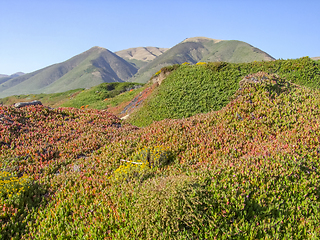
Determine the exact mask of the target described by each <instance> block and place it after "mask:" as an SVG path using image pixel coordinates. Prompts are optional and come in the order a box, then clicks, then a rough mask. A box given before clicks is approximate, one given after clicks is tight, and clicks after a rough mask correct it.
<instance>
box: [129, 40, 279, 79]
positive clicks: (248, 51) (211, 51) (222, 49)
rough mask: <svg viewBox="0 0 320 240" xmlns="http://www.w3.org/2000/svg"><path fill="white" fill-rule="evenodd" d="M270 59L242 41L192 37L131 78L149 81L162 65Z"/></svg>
mask: <svg viewBox="0 0 320 240" xmlns="http://www.w3.org/2000/svg"><path fill="white" fill-rule="evenodd" d="M262 60H265V61H270V60H273V58H272V57H271V56H270V55H268V54H267V53H265V52H263V51H261V50H260V49H257V48H254V47H252V46H251V45H249V44H247V43H245V42H241V41H234V40H232V41H221V40H214V39H210V38H200V39H198V38H192V39H190V41H188V39H187V40H185V41H183V42H181V43H179V44H177V45H176V46H174V47H172V48H170V49H169V50H167V51H166V52H164V53H163V54H162V55H160V56H158V57H157V58H156V59H155V60H153V61H152V62H150V63H148V64H147V65H146V66H144V67H142V68H141V69H139V71H138V73H137V74H136V75H135V76H134V77H133V78H132V79H130V81H133V82H147V81H148V80H149V79H150V77H151V76H152V75H153V74H154V73H156V72H157V71H159V70H160V69H161V68H162V67H165V66H167V65H172V64H182V63H184V62H188V63H192V64H195V63H197V62H201V61H205V62H209V61H211V62H213V61H225V62H233V63H240V62H252V61H262Z"/></svg>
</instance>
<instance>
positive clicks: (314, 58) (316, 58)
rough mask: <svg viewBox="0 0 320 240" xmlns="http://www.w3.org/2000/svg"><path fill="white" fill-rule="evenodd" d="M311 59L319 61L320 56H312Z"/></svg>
mask: <svg viewBox="0 0 320 240" xmlns="http://www.w3.org/2000/svg"><path fill="white" fill-rule="evenodd" d="M311 59H312V60H316V61H317V60H320V57H312V58H311Z"/></svg>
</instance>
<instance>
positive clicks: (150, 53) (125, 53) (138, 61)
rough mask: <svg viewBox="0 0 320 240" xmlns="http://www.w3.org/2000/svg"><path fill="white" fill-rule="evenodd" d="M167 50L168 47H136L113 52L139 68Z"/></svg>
mask: <svg viewBox="0 0 320 240" xmlns="http://www.w3.org/2000/svg"><path fill="white" fill-rule="evenodd" d="M167 50H168V48H158V47H137V48H129V49H125V50H121V51H118V52H115V54H117V55H118V56H119V57H121V58H123V59H125V60H126V61H128V62H130V63H131V64H133V65H134V66H135V67H137V68H141V67H143V66H145V65H146V64H147V63H148V62H150V61H152V60H154V59H155V58H156V57H158V56H160V55H161V54H162V53H164V52H165V51H167Z"/></svg>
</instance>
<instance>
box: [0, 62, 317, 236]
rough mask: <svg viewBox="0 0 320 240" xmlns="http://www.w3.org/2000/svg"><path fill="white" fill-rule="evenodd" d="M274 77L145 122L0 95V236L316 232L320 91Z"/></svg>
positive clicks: (275, 234) (198, 234) (230, 234)
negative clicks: (194, 111) (182, 113)
mask: <svg viewBox="0 0 320 240" xmlns="http://www.w3.org/2000/svg"><path fill="white" fill-rule="evenodd" d="M196 67H199V66H196ZM277 80H278V82H274V81H266V82H263V83H259V84H253V85H246V86H245V87H242V88H241V89H239V90H238V91H236V92H235V94H234V95H233V97H232V99H231V101H230V102H229V103H228V104H227V105H226V106H225V107H223V108H222V109H221V110H219V111H211V112H209V113H205V114H198V115H195V116H192V117H189V118H185V119H166V120H162V121H158V122H154V123H153V124H151V125H150V126H147V127H144V128H136V127H134V126H131V125H129V124H125V122H123V121H120V120H119V119H118V118H117V117H115V116H113V115H112V114H110V113H108V112H106V111H98V110H92V109H73V108H59V109H48V108H46V107H43V106H37V107H26V108H21V109H14V108H12V107H4V106H1V109H0V116H1V118H0V119H1V125H0V127H1V128H0V131H1V139H0V146H1V150H0V154H1V155H0V156H1V163H0V164H1V166H0V167H1V170H2V173H1V176H0V181H1V182H0V183H1V189H0V190H1V208H0V211H2V212H1V213H0V226H1V229H0V231H1V232H0V234H1V238H3V239H10V238H13V239H156V238H157V239H318V238H319V236H320V227H319V220H320V219H319V218H320V212H319V211H320V199H319V197H320V190H319V183H320V176H319V168H320V159H319V157H320V120H319V119H320V108H319V107H320V106H319V105H320V92H319V90H315V89H309V88H306V87H303V86H299V85H296V84H291V83H290V82H288V81H287V80H285V79H283V78H281V77H280V78H279V79H277ZM310 84H311V83H310ZM121 160H126V161H128V162H124V161H121ZM129 162H131V164H127V163H129ZM132 162H137V163H139V162H141V163H144V164H132ZM151 163H152V167H151ZM122 169H123V170H122ZM126 172H128V173H129V174H128V175H126ZM119 173H121V177H120V178H119ZM123 176H124V177H123ZM21 189H22V190H21ZM18 194H19V195H18Z"/></svg>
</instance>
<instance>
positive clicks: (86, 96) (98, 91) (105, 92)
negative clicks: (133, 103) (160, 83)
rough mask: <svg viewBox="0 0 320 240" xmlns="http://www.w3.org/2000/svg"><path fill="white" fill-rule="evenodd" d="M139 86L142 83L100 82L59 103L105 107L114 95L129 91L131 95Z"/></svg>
mask: <svg viewBox="0 0 320 240" xmlns="http://www.w3.org/2000/svg"><path fill="white" fill-rule="evenodd" d="M141 87H142V84H138V83H127V82H125V83H102V84H100V85H98V86H95V87H92V88H90V89H87V90H83V91H82V92H81V93H79V94H78V95H77V96H75V97H74V98H73V99H71V100H70V101H67V102H65V103H64V104H61V107H75V108H81V107H83V106H84V107H89V108H94V109H106V108H107V106H108V105H109V103H110V101H111V99H113V98H114V97H116V96H118V95H120V94H123V93H127V94H128V93H131V92H132V93H131V94H130V95H133V94H134V93H136V92H137V91H139V88H141ZM134 90H135V91H134ZM133 92H134V93H133Z"/></svg>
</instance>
